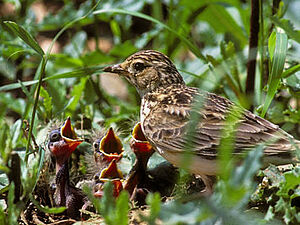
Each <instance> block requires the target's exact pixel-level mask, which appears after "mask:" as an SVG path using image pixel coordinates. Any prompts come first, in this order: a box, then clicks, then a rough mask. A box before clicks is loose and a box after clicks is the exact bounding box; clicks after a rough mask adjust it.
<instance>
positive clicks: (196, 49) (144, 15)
mask: <svg viewBox="0 0 300 225" xmlns="http://www.w3.org/2000/svg"><path fill="white" fill-rule="evenodd" d="M102 13H119V14H125V15H131V16H136V17H139V18H142V19H145V20H148V21H151V22H153V23H155V24H158V25H159V26H161V27H163V28H164V29H166V30H168V31H170V32H172V33H173V34H175V35H176V36H177V37H178V38H179V39H180V40H181V41H182V42H183V43H184V44H185V45H186V46H187V47H188V48H189V49H190V50H191V51H192V52H193V53H194V54H195V56H197V57H198V58H200V59H202V60H203V61H205V62H207V60H206V58H205V56H204V55H203V54H202V53H201V52H200V50H199V49H198V47H196V45H195V44H193V43H192V42H190V41H189V40H188V39H187V38H186V37H185V36H183V35H182V34H180V33H178V32H177V31H176V30H174V29H172V28H171V27H169V26H167V25H166V24H164V23H162V22H160V21H159V20H157V19H155V18H153V17H151V16H148V15H146V14H143V13H139V12H133V11H128V10H124V9H101V10H96V11H95V12H93V14H95V15H100V14H102Z"/></svg>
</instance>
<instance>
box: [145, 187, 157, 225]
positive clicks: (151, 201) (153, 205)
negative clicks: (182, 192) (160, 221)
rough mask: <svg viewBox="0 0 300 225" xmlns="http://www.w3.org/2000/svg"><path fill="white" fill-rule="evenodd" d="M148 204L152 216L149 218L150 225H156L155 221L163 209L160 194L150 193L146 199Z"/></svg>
mask: <svg viewBox="0 0 300 225" xmlns="http://www.w3.org/2000/svg"><path fill="white" fill-rule="evenodd" d="M146 203H147V204H148V205H149V207H150V215H149V217H148V218H147V220H148V224H149V225H154V224H156V222H155V220H156V218H158V215H159V212H160V208H161V201H160V194H159V193H157V192H156V193H154V194H153V193H149V194H148V195H147V198H146Z"/></svg>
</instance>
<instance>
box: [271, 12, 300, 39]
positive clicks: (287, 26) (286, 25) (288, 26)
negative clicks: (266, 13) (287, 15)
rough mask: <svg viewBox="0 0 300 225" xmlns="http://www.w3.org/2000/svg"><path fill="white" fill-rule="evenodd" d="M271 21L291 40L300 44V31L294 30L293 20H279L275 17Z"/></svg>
mask: <svg viewBox="0 0 300 225" xmlns="http://www.w3.org/2000/svg"><path fill="white" fill-rule="evenodd" d="M271 20H272V22H273V23H274V24H275V25H276V26H277V27H280V28H282V29H283V30H284V31H285V32H286V33H287V35H288V36H289V37H290V38H291V39H293V40H295V41H297V42H298V43H300V30H295V29H294V27H293V24H292V23H291V20H288V19H279V18H277V17H275V16H273V17H271Z"/></svg>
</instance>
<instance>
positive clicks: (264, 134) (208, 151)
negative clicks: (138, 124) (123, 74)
mask: <svg viewBox="0 0 300 225" xmlns="http://www.w3.org/2000/svg"><path fill="white" fill-rule="evenodd" d="M195 95H197V94H196V93H195ZM203 96H204V102H203V106H202V107H201V110H197V112H198V113H199V117H200V118H199V123H197V124H192V123H190V124H191V125H192V130H193V132H191V134H192V136H191V137H190V138H188V135H187V133H188V132H187V130H188V126H189V119H190V114H191V103H190V101H187V102H186V103H184V102H181V104H160V105H157V106H156V107H154V108H153V109H152V110H151V113H150V114H149V116H147V117H146V118H145V119H144V121H143V127H144V132H145V135H146V136H147V138H148V139H149V140H150V142H152V143H153V144H154V146H156V147H157V148H160V149H166V150H168V151H174V152H181V151H183V150H184V149H186V147H187V145H186V142H187V141H189V142H190V143H189V144H191V145H192V149H193V152H194V153H195V154H197V155H199V156H201V157H203V158H215V157H216V156H217V149H218V145H219V142H220V138H221V135H222V132H223V131H222V130H223V128H224V124H225V121H226V116H227V114H228V113H229V111H230V109H231V108H232V106H234V104H233V103H232V102H230V101H229V100H227V99H225V98H223V97H220V96H217V95H215V94H212V93H205V94H204V95H203ZM236 107H237V106H236ZM237 109H238V111H239V112H240V113H241V117H238V116H239V114H238V113H234V114H233V116H236V117H237V118H236V120H235V121H236V122H238V125H237V132H236V139H235V151H234V154H244V153H245V152H247V150H250V149H252V148H253V147H254V146H256V145H257V144H259V143H263V142H267V141H271V140H272V139H277V140H274V141H273V142H272V143H271V144H269V145H268V147H267V148H266V149H265V151H264V153H265V154H266V155H280V154H281V153H283V154H285V153H287V152H289V150H291V144H290V138H292V137H291V136H289V135H288V134H287V133H286V132H284V131H283V130H281V129H280V128H278V126H276V125H274V124H272V123H270V122H268V121H267V120H265V119H263V118H261V117H259V116H256V115H254V114H253V113H251V112H249V111H246V110H243V109H241V108H239V107H237ZM223 133H224V132H223Z"/></svg>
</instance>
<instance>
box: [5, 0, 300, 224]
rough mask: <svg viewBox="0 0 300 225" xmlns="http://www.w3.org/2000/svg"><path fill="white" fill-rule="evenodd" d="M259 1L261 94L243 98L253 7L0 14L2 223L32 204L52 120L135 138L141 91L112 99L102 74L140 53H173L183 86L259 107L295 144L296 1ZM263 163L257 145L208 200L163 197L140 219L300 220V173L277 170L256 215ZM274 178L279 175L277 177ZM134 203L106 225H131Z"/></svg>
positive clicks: (113, 210)
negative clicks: (84, 122) (108, 129)
mask: <svg viewBox="0 0 300 225" xmlns="http://www.w3.org/2000/svg"><path fill="white" fill-rule="evenodd" d="M275 2H278V3H279V4H278V5H276V4H275ZM37 3H42V4H43V5H44V6H45V7H46V15H45V16H43V17H42V18H41V19H39V21H38V22H37V19H38V18H40V17H39V16H40V13H41V12H39V10H36V8H35V7H34V6H37V5H38V4H37ZM260 4H261V8H262V9H263V10H262V11H261V13H260V15H262V18H261V19H260V33H259V44H258V50H259V53H258V57H257V66H256V77H255V78H256V80H255V90H254V93H253V96H250V97H249V96H247V95H246V92H245V89H246V78H247V66H246V65H247V61H248V52H247V50H248V39H249V34H250V12H251V4H250V1H239V0H222V1H215V0H213V1H190V0H165V1H158V0H143V1H135V0H123V1H119V0H114V1H111V0H110V1H109V0H102V1H98V2H96V1H95V0H88V1H70V0H65V1H58V0H57V1H52V2H49V1H48V2H47V1H40V2H37V1H32V0H30V1H11V0H4V1H1V2H0V7H1V8H4V6H6V7H7V6H10V7H13V11H12V12H10V11H9V10H7V12H5V11H3V10H2V11H1V18H0V20H1V32H0V52H1V54H0V85H1V86H0V127H1V129H0V153H1V158H0V188H1V189H0V193H1V201H0V204H1V205H2V206H3V207H0V223H1V224H15V223H16V222H17V220H18V219H19V217H20V213H21V211H22V210H24V209H25V208H26V204H27V202H28V201H29V199H33V197H32V191H33V190H34V188H35V185H36V182H37V179H38V176H39V173H40V171H41V169H42V168H43V161H44V154H45V150H46V149H45V145H46V144H45V139H46V136H45V131H44V130H43V129H42V128H44V127H46V126H47V124H48V123H49V121H52V120H62V119H64V118H66V117H67V116H71V117H72V120H73V121H79V120H82V119H83V118H84V119H85V120H88V121H90V124H91V127H93V128H95V129H98V128H99V127H100V126H104V127H108V126H114V127H118V129H119V130H120V131H122V133H124V135H123V138H124V137H126V136H128V135H129V133H130V129H132V127H133V121H137V118H138V112H139V103H140V102H139V98H138V96H137V93H136V91H135V90H134V88H133V87H131V86H130V85H128V86H127V90H128V93H126V96H124V98H120V96H113V95H111V94H109V93H108V92H107V91H105V90H107V89H105V88H104V87H103V85H101V79H100V76H101V75H100V76H99V74H100V73H101V71H102V68H103V67H104V66H105V65H107V64H110V63H113V62H117V61H121V60H123V59H124V58H126V57H127V56H129V55H130V54H132V53H134V52H136V51H138V50H140V49H156V50H159V51H162V52H164V53H166V54H167V55H168V56H170V58H171V59H172V60H173V61H174V62H175V64H176V66H177V67H178V69H180V71H181V73H182V75H183V77H184V79H185V81H186V82H187V83H188V85H191V86H197V87H199V88H201V89H203V90H207V91H211V92H215V93H217V94H221V95H223V96H226V97H227V98H229V99H231V100H232V101H234V102H236V103H237V104H240V105H242V106H244V107H247V108H251V106H252V109H253V111H255V112H256V113H258V114H260V115H266V118H267V119H269V120H270V121H272V122H274V123H277V124H280V126H282V127H283V128H284V129H285V130H287V131H288V132H289V133H291V134H292V135H293V136H295V137H296V138H298V139H299V138H300V129H299V124H300V110H299V105H300V102H299V93H300V91H299V90H300V86H299V85H300V75H299V73H300V72H299V70H300V66H299V59H300V45H299V43H300V30H299V29H300V18H299V10H300V2H299V1H296V0H290V1H271V0H267V1H260ZM47 7H49V8H48V10H47ZM46 39H47V40H50V44H49V43H48V44H47V43H46V41H45V40H46ZM102 43H106V45H105V46H103V44H102ZM45 46H46V47H45ZM110 88H111V89H117V90H118V88H120V87H118V86H116V87H110ZM22 120H26V121H27V122H28V124H29V125H28V124H27V123H23V122H22ZM40 136H42V137H41V138H34V137H40ZM35 139H37V140H36V142H37V143H35ZM124 140H126V138H125V139H124ZM228 141H229V142H230V141H231V140H227V141H226V140H224V142H225V144H226V143H227V144H228ZM222 147H223V146H221V148H222ZM226 147H228V145H226ZM229 153H230V149H228V154H229ZM15 154H17V156H18V157H19V159H20V166H19V167H20V168H22V170H21V171H22V173H21V174H20V175H19V178H20V182H19V183H18V182H17V180H18V179H13V180H9V178H8V177H9V175H10V174H11V172H12V169H13V168H12V165H14V160H15V156H16V155H15ZM260 155H261V147H260V146H259V147H257V149H255V150H254V151H253V152H252V153H250V154H249V155H248V156H247V158H246V160H245V163H244V164H243V165H241V166H240V167H238V168H236V169H232V170H226V173H225V174H223V176H222V177H223V178H226V179H221V180H220V181H219V182H218V184H217V187H216V191H215V193H214V195H213V196H212V197H211V198H210V199H202V198H200V199H199V200H194V201H189V202H185V201H184V198H185V197H182V199H181V200H180V199H179V200H176V201H171V202H168V203H166V204H163V203H161V202H160V200H159V196H157V195H150V196H149V198H148V199H147V203H148V204H149V205H150V212H151V215H150V217H145V218H144V219H145V221H147V222H148V223H149V224H156V222H157V220H158V219H159V220H161V221H163V223H164V224H198V223H199V222H200V221H202V222H204V221H205V222H204V223H205V224H217V223H218V224H219V223H224V224H251V223H253V224H257V223H259V224H266V223H269V222H270V221H272V223H274V224H278V223H280V221H282V222H284V223H285V224H297V223H300V212H299V198H300V196H299V195H300V192H299V183H300V182H299V179H300V178H299V176H300V175H299V174H300V172H299V171H300V170H299V166H298V167H292V168H291V169H290V171H288V172H284V173H283V174H282V173H281V172H280V171H277V170H276V168H273V167H271V168H269V169H268V170H266V171H264V172H261V175H262V176H264V177H266V178H265V179H267V180H268V182H269V183H268V185H263V183H261V184H259V185H258V189H257V190H256V191H255V193H254V195H252V197H251V201H250V202H252V203H251V204H254V205H255V204H256V205H255V206H257V205H259V207H258V208H259V210H252V209H251V210H250V208H251V207H249V205H251V204H250V203H249V198H250V196H251V194H252V193H253V192H254V190H255V183H254V182H253V180H252V177H253V176H254V174H255V173H256V171H257V170H258V168H259V158H260ZM226 157H227V158H228V157H229V155H226V154H225V155H224V159H226ZM221 163H222V161H221ZM223 163H226V162H225V161H224V162H223ZM268 171H273V172H272V176H271V175H270V174H271V173H270V172H268ZM274 171H275V172H274ZM274 177H275V178H274ZM16 188H17V192H18V196H19V197H18V199H16ZM107 193H108V191H107ZM107 195H109V193H108V194H107ZM4 199H5V200H6V201H4ZM127 199H128V196H126V194H122V195H121V197H120V198H119V199H118V200H117V202H116V203H115V202H114V203H112V202H110V201H111V199H109V198H103V199H102V200H101V201H108V202H106V203H103V204H106V205H111V207H108V208H105V209H104V208H103V205H102V206H101V205H100V206H98V208H97V207H96V209H97V210H98V212H99V213H101V214H102V215H103V216H104V218H105V221H106V223H107V224H113V222H112V220H113V219H114V218H115V217H118V221H119V222H120V223H119V224H126V223H127V222H128V220H127V217H126V216H127V212H128V210H129V208H128V204H127ZM295 202H298V205H297V204H296V203H295ZM35 204H36V205H38V203H36V202H35ZM95 204H97V203H95ZM260 206H261V207H260ZM247 207H248V210H247ZM45 210H49V209H45ZM105 210H106V211H105ZM54 211H55V210H54ZM59 211H60V209H57V211H56V212H59ZM245 211H247V212H245ZM257 211H258V212H259V213H258V212H257ZM116 214H117V216H116ZM125 215H126V216H125ZM253 215H254V216H255V217H256V219H255V220H254V219H253Z"/></svg>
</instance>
